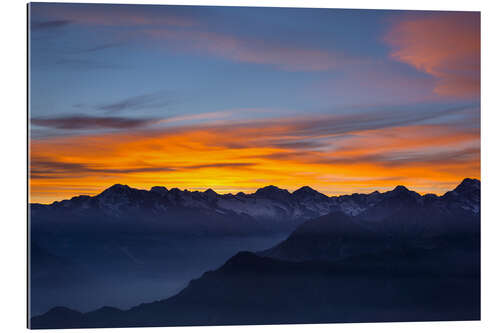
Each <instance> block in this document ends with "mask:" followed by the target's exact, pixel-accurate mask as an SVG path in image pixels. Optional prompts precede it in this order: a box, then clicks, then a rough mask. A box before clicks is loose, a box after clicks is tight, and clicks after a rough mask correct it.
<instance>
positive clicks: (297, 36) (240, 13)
mask: <svg viewBox="0 0 500 333" xmlns="http://www.w3.org/2000/svg"><path fill="white" fill-rule="evenodd" d="M96 13H97V14H96ZM421 14H422V15H424V14H425V13H424V12H422V13H421ZM137 15H138V16H140V17H141V18H143V19H144V18H146V20H147V21H146V22H145V21H141V22H139V23H134V21H132V20H130V19H129V17H135V16H137ZM402 15H406V13H405V12H400V11H382V10H337V9H297V8H248V7H196V6H144V5H138V6H132V5H129V6H125V5H120V6H117V5H91V4H87V5H82V4H49V3H35V4H31V6H30V24H31V30H30V47H31V48H30V51H31V53H30V65H31V67H30V68H31V116H32V117H42V118H43V117H45V118H47V117H58V116H63V115H75V114H77V115H88V116H95V117H100V116H109V115H113V116H116V115H118V114H119V115H120V116H123V117H125V116H127V117H132V118H134V117H144V116H148V117H156V118H168V117H180V116H185V115H197V114H205V113H214V112H224V111H231V112H230V113H231V116H230V117H232V118H236V119H239V118H260V117H288V116H293V115H297V114H312V113H345V112H360V111H366V110H368V109H369V110H370V111H373V112H377V111H378V110H382V109H383V110H386V109H388V108H389V109H390V108H398V107H402V108H404V109H405V110H408V112H416V110H418V109H419V108H422V107H423V106H425V108H426V109H432V108H435V109H436V110H437V112H438V111H439V110H442V109H443V108H445V107H450V106H456V105H463V104H464V103H467V104H472V105H476V104H477V101H476V100H468V101H463V100H460V101H457V100H455V99H446V98H444V99H443V98H441V99H435V98H433V94H432V82H433V81H432V80H433V78H432V77H431V76H430V75H429V74H427V73H424V72H423V71H419V70H417V69H416V68H414V67H412V66H410V65H408V64H405V63H401V62H398V61H396V60H394V59H391V57H390V52H391V50H390V48H389V46H388V45H387V43H384V36H385V34H386V33H387V30H388V29H389V27H390V25H391V23H392V22H394V20H395V19H397V18H398V17H401V16H402ZM96 17H97V19H96ZM107 17H109V21H108V20H107ZM165 17H169V18H171V17H173V18H175V20H174V21H175V22H180V23H174V24H171V23H169V22H170V21H169V20H167V21H164V20H163V19H164V18H165ZM96 20H97V22H96ZM176 20H177V21H176ZM109 22H112V23H109ZM165 22H166V23H165ZM185 22H187V23H185ZM159 30H168V31H173V32H178V33H187V35H180V36H181V37H180V38H177V39H175V38H174V39H171V38H155V37H152V36H151V35H148V33H147V32H149V31H159ZM190 34H191V35H190ZM197 34H202V37H201V38H202V39H203V38H205V37H203V36H205V35H203V34H208V35H209V36H222V38H228V39H230V40H237V41H239V42H238V43H240V42H241V43H242V45H247V46H246V47H247V48H248V49H250V50H253V49H255V48H257V49H258V50H257V52H261V50H264V51H262V52H264V56H263V58H264V60H263V61H260V62H252V61H246V60H244V59H243V60H242V59H238V57H236V58H234V57H232V56H231V54H232V53H231V52H232V51H228V52H227V53H226V54H224V53H223V54H222V55H221V54H219V53H218V51H217V47H218V44H217V43H218V42H217V40H215V41H213V45H214V48H215V51H214V48H212V49H210V50H208V49H207V46H206V45H205V44H203V43H204V42H201V43H202V46H199V45H198V44H197V43H200V41H199V40H194V41H193V40H190V39H189V38H184V37H182V36H188V37H189V36H192V35H195V36H197ZM214 38H218V37H214ZM193 45H194V46H193ZM238 45H239V44H238ZM209 47H210V46H209ZM272 47H283V48H284V49H283V50H284V51H283V53H284V54H285V53H287V50H309V51H311V50H312V51H313V52H316V51H317V52H323V53H326V54H330V53H331V54H333V55H336V56H337V55H338V56H339V58H340V59H341V60H340V61H339V63H338V65H335V66H331V67H328V68H323V69H317V68H314V64H311V66H312V68H308V65H307V62H308V61H313V62H314V60H315V57H314V56H313V57H312V58H311V59H304V60H300V59H299V60H297V61H299V62H300V63H301V64H300V65H299V66H298V67H297V66H295V65H292V66H280V65H277V64H276V61H275V60H274V61H269V62H268V61H266V57H267V56H266V54H265V52H266V51H265V50H266V48H272ZM228 54H229V56H228ZM259 54H261V53H259ZM284 56H285V57H286V55H284ZM296 58H300V56H297V57H296ZM294 59H295V58H294ZM293 61H295V60H293ZM304 63H305V64H304ZM401 82H404V83H405V84H403V85H402V84H401ZM148 98H150V99H151V100H149V101H148V100H147V99H148ZM130 102H131V104H134V103H135V104H134V106H130V105H129V104H130ZM120 103H121V105H125V106H124V107H123V108H121V109H120V108H118V107H115V108H114V109H113V108H111V109H112V110H111V111H110V108H109V106H110V105H111V106H112V105H115V104H120ZM127 103H129V104H127ZM127 105H128V106H127ZM106 106H108V108H106ZM234 110H236V112H235V111H234ZM405 112H406V111H405ZM36 129H37V128H36V127H35V130H36ZM38 130H40V131H39V132H36V133H35V135H38V134H41V133H43V134H51V133H52V134H53V132H51V131H52V130H49V129H38Z"/></svg>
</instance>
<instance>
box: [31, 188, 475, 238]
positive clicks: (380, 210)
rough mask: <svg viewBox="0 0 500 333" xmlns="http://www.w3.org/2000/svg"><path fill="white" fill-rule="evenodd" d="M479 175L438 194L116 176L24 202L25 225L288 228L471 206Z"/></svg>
mask: <svg viewBox="0 0 500 333" xmlns="http://www.w3.org/2000/svg"><path fill="white" fill-rule="evenodd" d="M479 186H480V184H479V181H478V180H472V179H465V180H464V181H463V182H462V183H461V184H460V185H459V186H458V187H457V188H456V189H455V190H453V191H450V192H448V193H446V194H445V195H443V196H441V197H438V196H435V195H426V196H421V195H419V194H418V193H416V192H413V191H410V190H408V189H407V188H405V187H404V186H397V187H396V188H394V190H392V191H388V192H385V193H379V192H373V193H371V194H352V195H349V196H346V195H344V196H338V197H327V196H326V195H323V194H321V193H319V192H317V191H315V190H313V189H312V188H310V187H308V186H304V187H302V188H300V189H298V190H296V191H295V192H293V193H290V192H288V191H287V190H284V189H280V188H278V187H276V186H266V187H264V188H261V189H259V190H257V191H256V192H255V193H253V194H244V193H238V194H237V195H233V194H224V195H220V194H217V193H215V192H214V191H213V190H207V191H205V192H199V191H194V192H190V191H187V190H184V191H181V190H179V189H176V188H173V189H170V190H168V189H166V188H165V187H158V186H157V187H153V188H152V189H151V190H150V191H146V190H138V189H134V188H131V187H129V186H127V185H120V184H116V185H113V186H111V187H110V188H108V189H106V190H104V191H103V192H102V193H100V194H98V195H96V196H93V197H92V196H77V197H74V198H72V199H70V200H63V201H58V202H54V203H52V204H50V205H40V204H32V205H31V226H32V228H34V229H35V230H36V229H37V228H40V229H43V228H44V227H45V226H47V225H49V228H50V229H51V230H53V229H57V228H62V229H65V228H72V229H79V228H80V229H82V228H83V229H85V228H89V227H90V228H92V229H95V228H96V227H98V228H101V229H106V228H111V229H113V228H116V227H117V226H116V224H119V228H120V230H122V231H123V230H130V231H134V230H137V229H140V230H161V231H168V232H175V233H183V234H198V235H202V234H205V235H210V234H217V235H246V234H252V233H253V234H255V233H269V232H290V231H292V230H293V229H294V228H295V227H297V226H298V225H299V224H301V223H302V222H304V221H306V220H309V219H312V218H316V217H320V216H323V215H326V214H329V213H332V212H342V213H344V214H346V215H350V216H357V215H362V216H364V217H365V218H368V219H374V220H377V219H378V220H380V219H383V218H385V217H387V216H388V215H392V214H393V213H394V212H395V211H396V210H399V209H403V210H407V209H408V208H410V207H417V206H422V205H423V204H424V203H425V205H426V207H430V206H432V207H434V206H436V207H437V206H440V207H444V208H446V209H449V208H450V207H451V208H454V209H455V208H456V209H460V210H469V211H471V212H473V213H475V214H477V213H478V212H479Z"/></svg>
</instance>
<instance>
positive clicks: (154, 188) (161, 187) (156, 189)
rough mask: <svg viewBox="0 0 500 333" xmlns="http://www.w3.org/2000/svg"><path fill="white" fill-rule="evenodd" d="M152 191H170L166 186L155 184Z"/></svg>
mask: <svg viewBox="0 0 500 333" xmlns="http://www.w3.org/2000/svg"><path fill="white" fill-rule="evenodd" d="M150 192H155V193H165V192H168V189H167V188H166V187H165V186H153V187H151V190H150Z"/></svg>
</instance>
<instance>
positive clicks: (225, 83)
mask: <svg viewBox="0 0 500 333" xmlns="http://www.w3.org/2000/svg"><path fill="white" fill-rule="evenodd" d="M30 10H31V13H30V15H31V16H30V18H31V19H30V26H31V27H30V43H31V44H30V47H31V54H30V68H31V77H30V80H31V87H30V91H31V96H30V147H29V150H30V165H29V166H30V180H29V183H30V202H33V203H34V202H37V203H50V202H53V201H55V200H62V199H69V198H71V197H73V196H76V195H81V194H86V195H95V194H98V193H100V192H102V191H103V190H104V189H106V188H108V187H109V186H111V185H113V184H116V183H119V184H126V185H129V186H131V187H135V188H142V189H149V188H151V187H152V186H165V187H167V188H169V189H170V188H174V187H176V188H180V189H182V190H183V189H188V190H200V191H204V190H206V189H208V188H211V189H213V190H215V191H216V192H218V193H237V192H240V191H242V192H246V193H252V192H255V190H256V189H258V188H261V187H264V186H267V185H275V186H278V187H280V188H285V189H288V190H289V191H293V190H296V189H298V188H300V187H302V186H305V185H307V186H310V187H312V188H314V189H316V190H317V191H319V192H322V193H324V194H327V195H339V194H350V193H355V192H358V193H369V192H372V191H374V190H379V191H387V190H391V189H393V188H394V187H395V186H396V185H404V186H406V187H408V188H409V189H411V190H415V191H417V192H419V193H436V194H442V193H444V192H446V191H449V190H451V189H453V188H454V187H455V186H457V185H458V184H459V183H460V182H461V181H462V179H464V178H467V177H469V178H478V179H479V178H480V98H479V93H480V16H479V13H477V12H415V11H411V12H404V11H382V10H376V11H375V10H334V9H330V10H326V9H293V8H289V9H279V8H245V9H244V11H242V9H241V8H237V7H186V6H127V5H90V4H88V5H83V4H50V5H49V4H43V3H34V4H31V8H30ZM256 18H257V20H258V24H257V25H256V24H255V19H256ZM269 31H272V34H270V33H269Z"/></svg>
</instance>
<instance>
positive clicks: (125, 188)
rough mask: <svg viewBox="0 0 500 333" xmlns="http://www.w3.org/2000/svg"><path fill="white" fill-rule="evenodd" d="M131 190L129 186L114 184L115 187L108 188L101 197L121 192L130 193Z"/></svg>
mask: <svg viewBox="0 0 500 333" xmlns="http://www.w3.org/2000/svg"><path fill="white" fill-rule="evenodd" d="M130 189H131V188H130V187H129V186H128V185H123V184H114V185H113V186H110V187H108V188H107V189H105V190H104V191H102V192H101V194H100V195H105V194H109V193H120V192H125V191H129V190H130Z"/></svg>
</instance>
